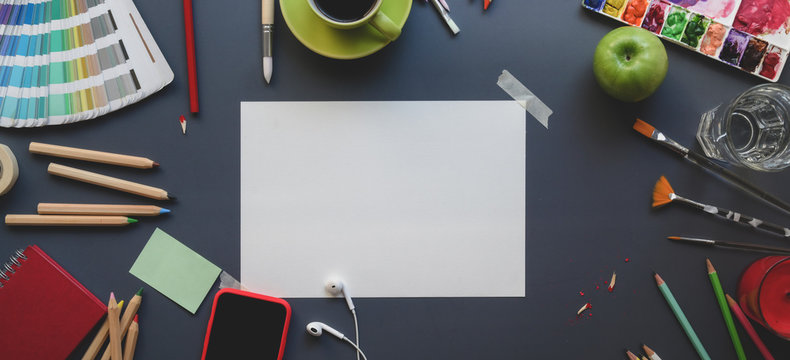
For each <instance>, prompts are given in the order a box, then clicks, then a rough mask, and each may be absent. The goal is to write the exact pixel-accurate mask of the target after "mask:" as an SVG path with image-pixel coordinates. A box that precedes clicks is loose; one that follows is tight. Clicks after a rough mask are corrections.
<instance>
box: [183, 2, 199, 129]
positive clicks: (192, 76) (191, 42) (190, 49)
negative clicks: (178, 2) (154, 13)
mask: <svg viewBox="0 0 790 360" xmlns="http://www.w3.org/2000/svg"><path fill="white" fill-rule="evenodd" d="M184 33H185V35H186V48H187V70H188V71H189V74H188V78H189V111H191V112H193V113H196V112H198V88H197V64H196V62H195V23H194V21H193V20H192V0H184Z"/></svg>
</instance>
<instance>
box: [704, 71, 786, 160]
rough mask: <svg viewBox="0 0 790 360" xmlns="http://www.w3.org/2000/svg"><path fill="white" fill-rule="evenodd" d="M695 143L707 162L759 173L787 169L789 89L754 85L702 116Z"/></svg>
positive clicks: (777, 86)
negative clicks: (699, 147)
mask: <svg viewBox="0 0 790 360" xmlns="http://www.w3.org/2000/svg"><path fill="white" fill-rule="evenodd" d="M697 141H699V144H700V145H701V146H702V149H703V150H704V151H705V155H707V156H708V157H710V158H713V159H717V160H722V161H726V162H729V163H731V164H734V165H739V166H744V167H747V168H750V169H754V170H759V171H779V170H781V169H784V168H785V167H787V166H790V87H787V86H785V85H780V84H763V85H757V86H755V87H753V88H751V89H749V90H746V91H745V92H743V93H742V94H740V95H739V96H738V97H736V98H735V100H733V101H732V102H730V103H729V104H723V105H719V106H718V107H716V108H714V109H712V110H710V111H708V112H706V113H704V114H702V119H701V120H700V123H699V129H698V130H697Z"/></svg>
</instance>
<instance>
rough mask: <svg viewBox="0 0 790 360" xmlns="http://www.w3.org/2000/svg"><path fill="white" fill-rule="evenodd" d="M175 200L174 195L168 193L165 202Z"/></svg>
mask: <svg viewBox="0 0 790 360" xmlns="http://www.w3.org/2000/svg"><path fill="white" fill-rule="evenodd" d="M175 199H177V198H176V196H175V195H173V194H170V193H168V194H167V200H175Z"/></svg>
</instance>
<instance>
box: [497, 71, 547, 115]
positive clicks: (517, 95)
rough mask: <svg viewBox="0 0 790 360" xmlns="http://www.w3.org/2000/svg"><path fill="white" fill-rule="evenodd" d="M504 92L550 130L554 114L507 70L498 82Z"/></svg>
mask: <svg viewBox="0 0 790 360" xmlns="http://www.w3.org/2000/svg"><path fill="white" fill-rule="evenodd" d="M496 84H497V85H499V87H501V88H502V90H505V92H506V93H508V95H510V96H511V97H513V100H516V102H517V103H519V105H521V107H523V108H524V109H526V110H527V112H529V113H530V114H531V115H532V116H534V117H535V119H537V120H538V122H539V123H541V125H543V126H544V127H545V128H546V129H548V128H549V116H550V115H551V114H552V113H553V111H551V109H549V107H548V106H546V104H544V103H543V101H540V99H538V97H537V96H535V94H533V93H532V91H529V89H527V87H526V86H524V84H522V83H521V82H520V81H518V79H516V78H515V77H514V76H513V75H512V74H510V72H509V71H507V70H502V75H499V79H498V80H497V82H496Z"/></svg>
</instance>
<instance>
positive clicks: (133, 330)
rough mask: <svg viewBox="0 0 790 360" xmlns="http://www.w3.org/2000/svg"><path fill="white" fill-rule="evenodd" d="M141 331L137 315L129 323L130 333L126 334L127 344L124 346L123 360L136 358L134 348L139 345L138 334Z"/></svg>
mask: <svg viewBox="0 0 790 360" xmlns="http://www.w3.org/2000/svg"><path fill="white" fill-rule="evenodd" d="M139 332H140V325H139V324H138V323H137V315H135V316H134V321H132V324H131V325H129V335H127V336H126V345H125V346H124V348H123V360H134V348H135V347H137V335H138V333H139Z"/></svg>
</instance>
